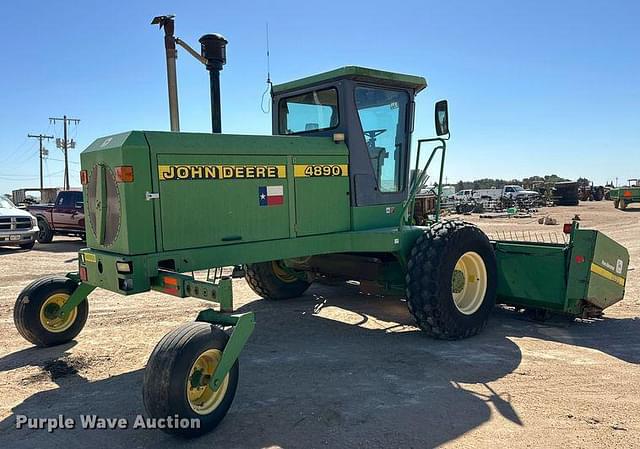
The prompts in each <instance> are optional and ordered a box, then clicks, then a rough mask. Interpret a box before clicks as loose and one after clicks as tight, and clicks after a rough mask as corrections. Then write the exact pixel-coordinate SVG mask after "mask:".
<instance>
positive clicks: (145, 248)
mask: <svg viewBox="0 0 640 449" xmlns="http://www.w3.org/2000/svg"><path fill="white" fill-rule="evenodd" d="M80 163H81V165H82V169H83V170H87V171H88V172H89V174H91V171H92V170H93V168H94V166H96V165H97V164H103V165H105V166H108V167H110V168H111V169H112V170H113V169H114V168H115V167H119V166H123V165H130V166H132V167H134V168H139V169H138V170H135V174H134V179H135V181H134V182H132V183H118V184H117V185H118V197H119V201H120V209H121V217H122V218H121V222H120V226H119V231H118V236H117V238H116V240H115V241H114V243H113V244H112V245H109V246H108V247H106V248H108V250H109V251H111V252H114V253H119V254H147V253H151V252H154V251H156V242H155V233H154V232H153V225H152V223H153V203H152V202H150V201H146V200H145V192H149V191H152V190H151V172H150V171H149V169H148V167H149V164H150V159H149V146H148V144H147V141H146V139H145V135H144V133H143V132H140V131H131V132H128V133H123V134H116V135H114V136H109V137H104V138H101V139H97V140H96V141H95V142H93V143H92V144H91V145H90V146H89V147H88V148H87V149H86V150H84V151H83V152H82V153H81V154H80ZM83 194H84V198H85V201H87V200H86V199H87V198H88V194H87V188H86V186H84V188H83ZM90 220H91V219H90V217H89V216H88V214H87V217H86V220H85V226H86V235H87V245H88V246H89V247H91V248H98V247H104V245H101V244H100V243H99V239H98V236H97V235H96V234H95V233H94V232H93V231H92V228H91V224H90ZM100 224H101V225H102V226H104V222H102V223H100ZM100 224H98V223H96V225H97V226H99V225H100ZM106 248H105V249H106Z"/></svg>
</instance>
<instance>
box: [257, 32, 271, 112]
mask: <svg viewBox="0 0 640 449" xmlns="http://www.w3.org/2000/svg"><path fill="white" fill-rule="evenodd" d="M266 32H267V88H266V89H265V90H264V92H263V94H262V100H261V101H260V109H262V112H264V113H265V114H268V113H269V112H271V101H269V102H268V103H267V107H266V108H265V105H264V97H265V96H266V95H267V93H269V91H270V90H271V88H272V87H273V83H272V82H271V54H270V52H269V22H267V23H266Z"/></svg>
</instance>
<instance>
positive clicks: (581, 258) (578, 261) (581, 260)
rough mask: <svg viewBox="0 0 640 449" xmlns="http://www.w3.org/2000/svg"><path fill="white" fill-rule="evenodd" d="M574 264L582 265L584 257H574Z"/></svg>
mask: <svg viewBox="0 0 640 449" xmlns="http://www.w3.org/2000/svg"><path fill="white" fill-rule="evenodd" d="M576 263H584V256H576Z"/></svg>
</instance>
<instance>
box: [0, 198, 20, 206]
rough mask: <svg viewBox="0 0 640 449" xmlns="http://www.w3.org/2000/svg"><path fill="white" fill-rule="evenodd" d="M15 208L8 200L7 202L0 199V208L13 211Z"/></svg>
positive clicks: (5, 199)
mask: <svg viewBox="0 0 640 449" xmlns="http://www.w3.org/2000/svg"><path fill="white" fill-rule="evenodd" d="M15 207H16V206H14V205H13V203H12V202H11V201H10V200H8V199H7V198H2V197H0V208H3V209H13V208H15Z"/></svg>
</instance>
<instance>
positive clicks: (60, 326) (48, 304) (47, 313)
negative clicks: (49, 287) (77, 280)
mask: <svg viewBox="0 0 640 449" xmlns="http://www.w3.org/2000/svg"><path fill="white" fill-rule="evenodd" d="M67 299H69V294H68V293H55V294H53V295H51V296H49V297H48V298H47V300H46V301H45V302H44V304H42V307H41V308H40V324H41V325H42V327H44V328H45V329H46V330H47V331H49V332H53V333H56V334H57V333H60V332H64V331H66V330H67V329H69V328H70V327H71V326H72V325H73V323H74V322H75V321H76V317H77V316H78V308H77V307H74V308H73V310H72V311H71V312H69V314H68V315H67V316H66V317H64V318H61V317H59V316H58V311H59V310H60V308H61V307H62V306H63V305H64V303H65V302H67Z"/></svg>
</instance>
